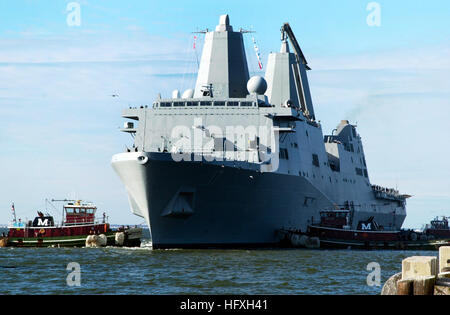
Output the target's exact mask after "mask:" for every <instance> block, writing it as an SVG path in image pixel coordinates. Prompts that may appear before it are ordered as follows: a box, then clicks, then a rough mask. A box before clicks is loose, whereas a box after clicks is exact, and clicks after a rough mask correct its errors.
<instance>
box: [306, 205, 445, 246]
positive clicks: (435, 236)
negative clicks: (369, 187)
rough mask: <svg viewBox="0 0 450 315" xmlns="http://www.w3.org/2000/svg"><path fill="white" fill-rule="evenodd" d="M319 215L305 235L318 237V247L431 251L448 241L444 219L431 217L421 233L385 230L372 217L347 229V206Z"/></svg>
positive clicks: (348, 215)
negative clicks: (439, 219)
mask: <svg viewBox="0 0 450 315" xmlns="http://www.w3.org/2000/svg"><path fill="white" fill-rule="evenodd" d="M320 216H321V220H320V223H319V224H312V225H309V226H308V230H307V232H306V235H307V236H308V237H317V238H319V240H320V247H324V248H356V249H358V248H360V249H415V250H417V249H432V250H434V249H437V248H439V247H440V246H442V245H449V244H450V229H448V221H447V222H446V223H447V225H445V221H438V220H434V221H432V222H431V227H430V228H428V229H426V230H424V231H423V232H417V231H413V230H401V231H385V230H384V229H383V227H381V226H379V225H378V224H377V222H376V221H375V220H374V218H373V217H370V218H368V219H367V220H366V221H360V222H358V224H357V228H356V229H350V225H349V222H350V216H351V211H350V210H349V209H341V210H324V211H321V213H320ZM433 223H434V224H433ZM445 227H446V229H445Z"/></svg>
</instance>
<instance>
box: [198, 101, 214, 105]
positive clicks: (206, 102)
mask: <svg viewBox="0 0 450 315" xmlns="http://www.w3.org/2000/svg"><path fill="white" fill-rule="evenodd" d="M200 106H211V102H210V101H203V102H200Z"/></svg>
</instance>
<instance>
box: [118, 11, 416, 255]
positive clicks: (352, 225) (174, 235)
mask: <svg viewBox="0 0 450 315" xmlns="http://www.w3.org/2000/svg"><path fill="white" fill-rule="evenodd" d="M244 33H245V31H243V30H242V29H240V30H238V31H234V30H233V27H232V26H231V25H230V22H229V17H228V15H223V16H221V17H220V19H219V25H217V27H216V28H215V30H213V31H208V30H207V31H205V32H204V46H203V51H202V56H201V61H200V65H199V70H198V75H197V81H196V85H195V87H193V88H192V89H188V90H186V91H183V93H181V92H180V91H178V90H175V91H173V93H172V95H171V97H170V98H161V96H158V97H157V98H156V100H155V101H154V102H153V105H152V106H140V107H135V108H133V107H130V108H127V109H125V110H124V111H123V113H122V116H123V117H124V118H125V119H127V121H126V122H125V125H124V128H123V129H121V131H123V132H126V133H130V134H131V135H132V136H133V139H134V141H133V143H132V144H130V145H129V147H128V148H127V150H126V152H123V153H119V154H116V155H114V156H113V158H112V167H113V169H114V170H115V172H116V173H117V174H118V176H119V177H120V179H121V181H122V182H123V184H124V185H125V188H126V191H127V193H128V198H129V204H130V207H131V211H132V212H133V213H134V214H136V215H138V216H140V217H143V218H145V220H146V222H147V224H148V226H149V228H150V231H151V235H152V242H153V248H155V249H158V248H202V247H203V248H205V247H206V248H208V247H256V246H258V247H261V246H275V245H276V244H277V243H278V242H279V238H278V236H277V235H278V233H277V231H279V230H280V229H293V230H299V231H305V230H306V229H307V227H308V226H309V225H310V224H312V223H313V222H317V221H318V220H320V216H321V212H323V210H324V209H344V210H347V211H348V212H349V218H348V220H347V222H346V226H347V228H348V229H356V227H357V226H358V225H361V222H366V221H367V220H368V219H369V218H370V219H371V220H376V222H377V224H378V226H380V227H382V228H383V230H386V231H398V230H400V228H401V226H402V224H403V221H404V219H405V217H406V209H405V206H406V199H407V198H408V197H409V196H408V195H402V194H400V193H399V192H398V191H397V190H395V189H388V188H383V187H381V186H377V185H372V184H371V183H370V180H369V174H368V171H367V165H366V159H365V155H364V150H363V145H362V142H361V136H360V135H359V134H358V132H357V130H356V126H355V125H352V124H351V123H349V121H347V120H342V121H341V122H340V123H339V125H338V126H337V128H336V129H335V130H333V132H332V134H331V135H325V136H324V135H323V133H322V127H321V124H320V122H319V121H318V120H317V118H316V116H315V113H314V107H313V102H312V98H311V93H310V89H309V85H308V77H307V71H308V70H311V69H310V68H309V66H308V63H307V60H306V58H305V56H304V54H303V52H302V50H301V48H300V46H299V43H298V42H297V40H296V38H295V36H294V33H293V31H292V29H291V27H290V25H289V24H288V23H285V24H283V25H282V28H281V49H280V51H279V52H275V53H271V54H270V55H269V57H268V62H267V67H266V72H265V76H264V78H263V77H260V76H253V77H251V78H250V75H249V70H248V65H247V58H246V53H245V48H244V43H243V36H244Z"/></svg>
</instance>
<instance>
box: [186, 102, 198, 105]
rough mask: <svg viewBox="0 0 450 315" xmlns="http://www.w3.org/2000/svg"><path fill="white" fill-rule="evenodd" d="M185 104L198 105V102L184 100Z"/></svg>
mask: <svg viewBox="0 0 450 315" xmlns="http://www.w3.org/2000/svg"><path fill="white" fill-rule="evenodd" d="M186 105H187V106H198V102H186Z"/></svg>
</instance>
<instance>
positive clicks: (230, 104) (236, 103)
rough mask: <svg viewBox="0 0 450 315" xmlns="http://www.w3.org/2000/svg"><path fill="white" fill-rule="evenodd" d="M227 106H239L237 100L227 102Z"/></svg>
mask: <svg viewBox="0 0 450 315" xmlns="http://www.w3.org/2000/svg"><path fill="white" fill-rule="evenodd" d="M227 106H239V102H227Z"/></svg>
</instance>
